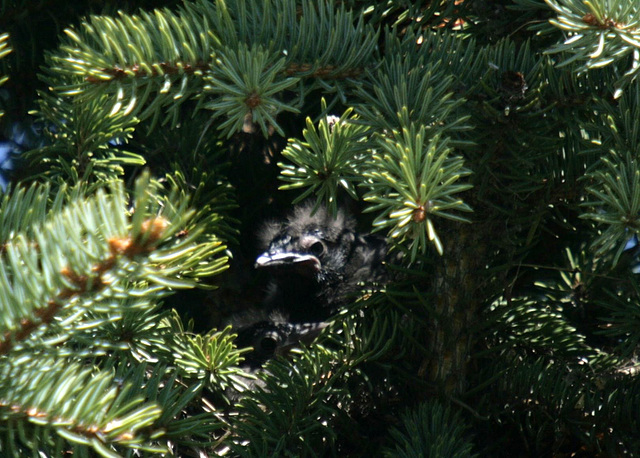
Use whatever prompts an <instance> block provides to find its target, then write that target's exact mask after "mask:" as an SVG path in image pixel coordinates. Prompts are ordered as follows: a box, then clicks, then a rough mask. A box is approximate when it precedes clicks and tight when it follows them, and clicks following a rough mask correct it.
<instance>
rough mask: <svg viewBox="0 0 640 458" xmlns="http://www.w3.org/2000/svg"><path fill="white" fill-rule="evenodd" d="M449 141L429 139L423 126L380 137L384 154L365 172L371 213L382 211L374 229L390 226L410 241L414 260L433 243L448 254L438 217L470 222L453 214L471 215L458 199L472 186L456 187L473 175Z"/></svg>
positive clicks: (394, 233) (395, 235) (401, 238)
mask: <svg viewBox="0 0 640 458" xmlns="http://www.w3.org/2000/svg"><path fill="white" fill-rule="evenodd" d="M403 113H406V108H404V109H403ZM447 143H448V142H447V141H446V140H444V141H442V140H441V139H440V138H439V136H438V135H435V136H433V137H431V138H429V135H428V133H427V132H426V129H425V128H424V127H423V126H420V128H419V129H416V128H415V127H414V126H413V125H411V127H410V128H404V129H403V130H402V133H400V132H394V135H393V136H392V137H391V138H382V139H380V142H379V144H380V149H381V153H374V154H373V156H372V161H371V169H370V170H369V171H367V172H365V174H364V175H365V178H366V181H365V182H364V183H363V185H362V186H363V187H365V188H368V191H367V193H366V194H365V196H364V200H366V201H368V202H371V203H372V204H373V205H371V206H370V207H369V208H368V209H367V211H371V212H378V216H377V217H376V220H375V221H374V227H376V228H377V229H383V228H390V229H389V235H390V236H391V237H392V238H397V239H398V240H399V242H400V243H403V242H406V243H408V245H409V249H410V252H411V260H412V261H413V260H415V259H416V256H417V254H418V253H419V252H420V253H424V252H425V250H426V249H427V245H428V243H427V239H428V240H429V242H432V243H433V244H434V245H435V247H436V249H437V250H438V252H439V253H440V254H442V253H443V248H442V242H441V241H440V238H439V236H438V234H437V232H436V230H435V227H434V223H433V219H432V218H433V217H434V216H440V217H443V218H447V219H451V220H455V221H468V220H467V219H466V218H464V217H462V216H460V215H458V214H457V213H454V212H453V211H456V210H457V211H462V212H470V211H471V208H470V207H469V206H468V205H467V204H465V203H464V202H463V201H462V200H460V199H459V198H457V197H456V196H455V195H456V194H458V193H460V192H463V191H466V190H468V189H470V188H471V185H469V184H459V183H456V182H457V181H458V180H459V179H460V178H462V177H465V176H467V175H469V174H470V173H471V172H470V171H469V170H467V169H466V168H465V167H464V161H463V159H462V158H461V157H459V156H455V155H453V154H452V151H451V150H450V149H449V148H448V144H447Z"/></svg>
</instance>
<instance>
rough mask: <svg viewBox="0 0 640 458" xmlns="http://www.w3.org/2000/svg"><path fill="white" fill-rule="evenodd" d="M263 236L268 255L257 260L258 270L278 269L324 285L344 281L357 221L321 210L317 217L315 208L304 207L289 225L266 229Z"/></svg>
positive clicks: (270, 225)
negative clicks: (339, 280)
mask: <svg viewBox="0 0 640 458" xmlns="http://www.w3.org/2000/svg"><path fill="white" fill-rule="evenodd" d="M261 236H262V241H263V244H264V246H265V251H264V252H263V253H262V254H261V255H260V256H258V258H257V259H256V264H255V265H256V267H257V268H278V269H280V270H281V271H282V272H286V273H293V274H297V275H302V276H304V277H307V278H312V279H314V280H316V281H317V282H318V283H322V282H326V281H330V280H331V279H339V278H340V276H341V274H342V271H343V270H344V266H345V264H346V262H347V258H348V256H349V254H350V251H351V247H352V244H353V242H354V240H355V237H356V234H355V221H354V220H353V219H352V218H350V217H349V216H347V215H346V214H345V213H344V212H342V211H339V212H338V214H337V215H331V214H330V213H329V212H328V211H327V209H326V208H324V207H320V208H319V209H317V210H316V211H315V213H314V212H313V205H301V206H298V207H296V208H295V209H294V211H293V213H292V214H291V215H290V216H289V217H288V218H287V219H286V220H285V221H282V222H275V223H269V224H268V225H267V226H265V227H264V228H263V230H262V233H261ZM292 281H295V280H293V279H292Z"/></svg>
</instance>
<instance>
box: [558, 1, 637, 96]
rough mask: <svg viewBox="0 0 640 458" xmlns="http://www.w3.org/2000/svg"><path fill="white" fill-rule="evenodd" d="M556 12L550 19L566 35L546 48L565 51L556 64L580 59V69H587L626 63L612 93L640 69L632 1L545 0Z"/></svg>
mask: <svg viewBox="0 0 640 458" xmlns="http://www.w3.org/2000/svg"><path fill="white" fill-rule="evenodd" d="M547 4H548V5H549V7H550V8H551V9H553V11H555V13H556V14H557V19H551V20H550V22H551V23H552V24H553V25H554V26H556V27H558V28H560V29H562V30H564V31H566V33H567V35H568V38H567V39H566V40H565V41H564V43H562V44H558V45H556V46H554V47H553V48H551V49H549V50H548V52H549V53H567V54H569V55H571V57H568V58H566V59H565V60H564V61H562V62H561V63H560V64H559V65H560V66H563V65H568V64H570V63H572V62H574V61H578V62H580V63H582V66H581V68H580V70H579V71H581V72H586V71H588V70H591V69H594V68H601V67H604V66H607V65H610V64H612V63H621V64H623V65H627V66H628V70H627V71H626V72H625V73H624V75H622V76H621V77H620V78H619V79H618V81H617V82H616V89H615V93H614V97H616V98H617V97H619V96H620V95H622V91H623V89H624V88H625V87H626V86H627V85H628V84H629V83H630V82H631V81H633V80H635V79H636V78H637V76H638V73H639V72H640V69H639V68H638V67H639V66H638V48H640V30H639V29H638V24H639V21H640V9H639V8H638V5H636V4H635V3H634V2H626V1H624V0H614V1H607V2H603V1H593V2H578V1H575V0H558V1H555V0H547Z"/></svg>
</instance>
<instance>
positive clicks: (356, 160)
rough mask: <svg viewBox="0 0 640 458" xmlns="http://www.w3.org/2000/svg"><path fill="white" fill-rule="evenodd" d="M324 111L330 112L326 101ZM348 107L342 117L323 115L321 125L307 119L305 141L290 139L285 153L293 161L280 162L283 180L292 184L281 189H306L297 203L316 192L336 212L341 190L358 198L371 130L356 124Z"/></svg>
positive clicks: (283, 153)
mask: <svg viewBox="0 0 640 458" xmlns="http://www.w3.org/2000/svg"><path fill="white" fill-rule="evenodd" d="M321 109H322V112H323V113H324V112H326V111H327V104H326V101H325V100H324V99H323V100H322V103H321ZM351 112H352V110H351V109H348V110H347V111H346V112H345V113H343V115H342V116H340V118H337V117H335V116H330V117H325V118H322V119H321V120H320V121H319V122H318V127H317V128H316V126H315V125H314V124H313V123H312V121H311V119H310V118H307V127H306V129H304V130H303V131H302V136H303V137H304V139H305V141H304V142H303V141H300V140H297V139H290V140H289V144H288V145H287V147H286V148H285V149H284V151H282V155H283V156H284V157H285V158H287V159H289V160H290V161H292V162H293V164H284V163H278V166H279V167H280V168H281V169H282V170H281V172H280V179H282V180H283V181H285V182H288V183H289V184H286V185H282V186H280V189H283V190H286V189H298V188H306V189H305V190H304V192H302V193H301V194H299V195H298V196H297V197H296V198H295V200H294V203H298V202H302V201H303V200H304V199H306V198H307V197H308V196H309V195H311V194H315V195H316V196H317V197H318V201H319V202H320V201H322V202H324V203H325V204H326V205H327V206H328V208H329V209H330V211H332V212H333V213H334V214H337V204H338V201H339V193H340V191H346V193H347V194H348V195H349V196H350V197H351V198H353V199H356V200H357V199H358V195H357V191H356V187H355V185H356V184H357V183H358V182H360V181H361V180H362V177H361V173H362V166H363V164H364V161H365V158H366V154H365V152H366V150H367V147H368V146H369V143H368V141H367V137H368V129H367V128H366V126H363V125H359V124H356V122H357V121H356V119H357V117H356V116H352V115H351Z"/></svg>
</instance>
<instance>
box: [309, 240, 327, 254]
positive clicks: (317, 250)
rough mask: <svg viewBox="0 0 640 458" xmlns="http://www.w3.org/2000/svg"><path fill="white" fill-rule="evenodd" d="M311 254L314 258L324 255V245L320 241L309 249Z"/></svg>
mask: <svg viewBox="0 0 640 458" xmlns="http://www.w3.org/2000/svg"><path fill="white" fill-rule="evenodd" d="M309 253H311V254H312V255H314V256H321V255H322V254H323V253H324V243H322V242H320V241H318V242H315V243H313V244H312V245H311V246H310V247H309Z"/></svg>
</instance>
